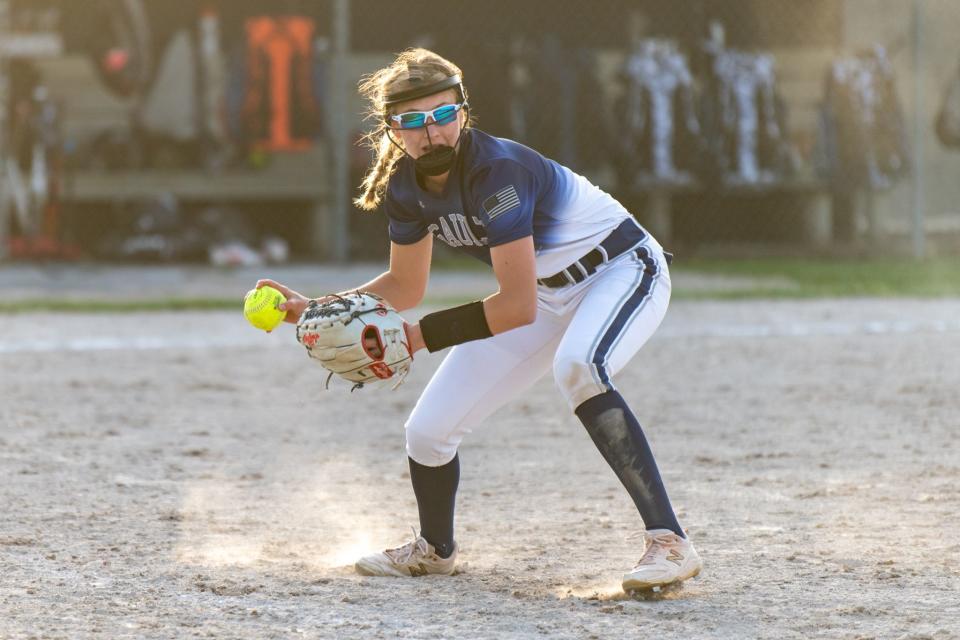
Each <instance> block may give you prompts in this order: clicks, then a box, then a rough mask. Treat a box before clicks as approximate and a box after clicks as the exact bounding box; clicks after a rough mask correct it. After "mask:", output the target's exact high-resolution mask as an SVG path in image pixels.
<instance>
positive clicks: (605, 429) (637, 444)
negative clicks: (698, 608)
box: [575, 391, 685, 537]
mask: <svg viewBox="0 0 960 640" xmlns="http://www.w3.org/2000/svg"><path fill="white" fill-rule="evenodd" d="M575 412H576V414H577V417H578V418H580V421H581V422H582V423H583V426H585V427H586V428H587V432H588V433H589V434H590V437H591V438H593V442H594V444H596V445H597V448H598V449H600V453H602V454H603V457H604V459H606V461H607V463H608V464H609V465H610V467H611V468H612V469H613V471H614V472H615V473H616V474H617V477H618V478H620V482H622V483H623V486H624V487H626V489H627V492H628V493H629V494H630V497H631V498H633V502H634V504H636V505H637V510H639V511H640V517H641V518H643V523H644V525H645V526H646V528H647V529H670V530H671V531H673V532H674V533H676V534H677V535H679V536H681V537H685V536H684V534H683V530H682V529H681V528H680V524H679V523H678V522H677V516H676V515H675V514H674V513H673V507H671V506H670V498H668V497H667V491H666V489H664V487H663V481H662V480H661V479H660V471H659V470H658V469H657V463H656V461H655V460H654V459H653V451H651V450H650V445H649V444H648V443H647V439H646V438H645V437H644V435H643V429H642V428H641V427H640V423H639V422H637V419H636V417H635V416H634V415H633V412H632V411H630V407H628V406H627V403H626V401H624V399H623V396H621V395H620V393H619V392H617V391H608V392H606V393H602V394H600V395H598V396H594V397H593V398H590V399H589V400H587V401H586V402H584V403H583V404H581V405H580V406H579V407H577V408H576V411H575Z"/></svg>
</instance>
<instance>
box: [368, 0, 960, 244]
mask: <svg viewBox="0 0 960 640" xmlns="http://www.w3.org/2000/svg"><path fill="white" fill-rule="evenodd" d="M350 11H351V32H350V44H351V50H352V51H354V52H355V53H357V54H358V55H368V54H369V55H372V56H375V55H376V54H379V53H384V52H385V51H397V50H400V49H402V48H404V47H406V46H411V45H423V46H427V47H431V48H434V49H436V50H437V51H438V52H440V53H442V54H444V55H446V56H448V57H450V58H451V59H453V60H455V61H456V62H457V64H459V65H460V66H461V67H462V68H463V69H464V73H465V77H466V81H467V84H468V87H469V90H470V95H471V104H472V106H473V108H474V115H475V116H476V120H477V125H478V126H479V127H480V128H482V129H485V130H487V131H489V132H491V133H494V134H496V135H502V136H506V137H510V138H514V139H516V140H519V141H521V142H524V143H526V144H528V145H530V146H532V147H533V148H535V149H537V150H539V151H541V152H542V153H544V154H545V155H547V156H549V157H552V158H554V159H557V160H558V161H560V162H562V163H564V164H567V165H568V166H570V167H572V168H574V169H575V170H577V171H580V172H582V173H584V174H586V175H588V176H589V177H591V178H592V179H593V180H594V181H595V182H597V183H598V184H600V185H601V186H603V187H604V188H606V189H608V190H610V191H612V192H613V193H615V194H616V195H617V196H618V197H619V198H620V199H621V200H622V201H624V202H625V203H627V204H628V205H629V206H630V208H631V209H632V210H633V211H634V212H635V213H636V215H637V216H638V217H639V218H640V219H641V220H643V221H644V222H645V223H646V224H648V225H649V226H651V227H652V228H653V229H654V230H655V232H656V233H658V235H660V236H661V237H664V238H665V239H666V240H667V241H670V242H673V243H678V244H683V245H694V246H697V247H711V246H716V245H729V244H731V243H734V244H736V245H738V246H742V245H743V244H744V243H753V244H754V245H755V246H756V245H758V244H761V245H763V246H769V244H770V243H773V244H774V245H779V246H783V245H790V244H795V245H800V246H811V245H813V246H816V247H821V248H822V247H842V248H844V249H847V248H849V247H850V246H863V247H867V248H870V247H875V248H877V250H886V249H888V248H889V247H891V246H898V245H899V249H898V250H899V251H901V252H905V253H909V252H910V251H911V250H912V251H913V252H914V253H915V254H918V255H919V254H921V253H923V252H925V250H926V248H925V246H924V234H923V233H922V230H923V228H924V227H929V228H930V229H937V230H941V229H947V228H950V227H951V225H952V224H955V223H956V222H957V221H958V220H960V211H957V208H956V206H955V205H954V204H953V203H954V202H955V200H956V197H957V196H958V195H960V193H958V192H957V186H956V185H955V184H951V180H950V178H949V176H950V175H956V172H957V171H958V170H960V154H957V153H956V152H950V151H949V150H947V149H945V148H944V147H943V146H942V145H940V143H939V142H938V141H936V140H935V137H934V131H935V120H936V111H937V109H938V107H939V105H940V102H941V95H942V93H943V92H944V91H945V88H946V85H947V83H948V80H949V78H950V76H951V73H953V74H954V75H955V74H956V73H957V69H956V63H957V59H958V58H960V47H957V46H956V45H954V46H953V49H951V47H950V45H949V44H948V42H949V41H950V38H951V37H952V34H954V33H956V27H957V26H960V5H956V4H955V3H949V2H946V1H939V2H938V1H936V0H923V1H919V2H916V3H911V2H900V1H897V0H885V1H884V0H873V1H868V0H844V1H837V0H810V1H807V2H802V3H797V2H788V1H786V0H783V1H781V0H733V1H727V2H722V3H720V2H710V1H708V0H683V1H678V2H672V3H662V2H654V1H636V0H635V1H632V2H628V1H615V0H608V1H604V2H597V3H592V4H590V5H588V6H585V5H583V3H579V2H567V1H559V2H558V1H555V0H554V1H546V0H544V1H526V2H522V3H518V2H508V1H496V0H494V1H488V2H483V3H467V2H463V3H454V4H448V5H446V6H442V7H441V6H438V5H436V4H435V3H427V2H416V1H415V2H408V3H405V4H404V9H403V11H402V12H397V11H384V10H383V7H382V4H381V3H379V2H376V1H375V0H367V1H360V2H353V3H351V4H350ZM441 25H442V26H441ZM387 59H388V57H386V56H385V57H384V58H383V60H384V61H386V60H387ZM918 109H919V112H918ZM917 171H920V172H921V173H920V174H917ZM910 247H912V249H911V248H910Z"/></svg>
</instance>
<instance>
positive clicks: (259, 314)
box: [243, 287, 287, 331]
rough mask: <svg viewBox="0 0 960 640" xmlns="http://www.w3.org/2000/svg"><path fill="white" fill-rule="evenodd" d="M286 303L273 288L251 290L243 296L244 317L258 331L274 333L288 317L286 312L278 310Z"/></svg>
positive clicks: (281, 295) (280, 294)
mask: <svg viewBox="0 0 960 640" xmlns="http://www.w3.org/2000/svg"><path fill="white" fill-rule="evenodd" d="M286 301H287V299H286V298H284V297H283V294H282V293H280V292H279V291H277V290H276V289H274V288H273V287H260V288H259V289H251V290H250V291H248V292H247V295H245V296H243V317H244V318H246V319H247V322H249V323H250V324H252V325H253V326H254V327H256V328H257V329H263V330H264V331H273V330H274V329H276V328H277V325H278V324H280V323H281V322H283V318H284V317H285V316H286V315H287V312H286V311H283V310H281V309H278V308H277V307H278V306H280V305H281V304H282V303H284V302H286Z"/></svg>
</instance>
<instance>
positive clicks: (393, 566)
mask: <svg viewBox="0 0 960 640" xmlns="http://www.w3.org/2000/svg"><path fill="white" fill-rule="evenodd" d="M414 533H416V532H414ZM456 560H457V546H456V544H454V546H453V553H451V554H450V557H449V558H441V557H440V556H438V555H437V553H436V550H435V549H434V548H433V545H432V544H430V543H429V542H427V541H426V540H425V539H424V538H422V537H421V536H416V538H415V539H414V540H412V541H411V542H408V543H407V544H405V545H403V546H402V547H397V548H396V549H387V550H386V551H382V552H380V553H375V554H373V555H369V556H364V557H363V558H360V559H359V560H357V563H356V565H354V566H355V567H356V569H357V573H359V574H361V575H365V576H396V577H398V578H410V577H414V578H416V577H419V576H426V575H444V576H449V575H451V574H453V570H454V563H455V562H456Z"/></svg>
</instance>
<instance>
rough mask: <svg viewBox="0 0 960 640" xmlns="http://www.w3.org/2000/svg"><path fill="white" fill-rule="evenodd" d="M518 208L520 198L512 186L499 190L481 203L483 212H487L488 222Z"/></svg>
mask: <svg viewBox="0 0 960 640" xmlns="http://www.w3.org/2000/svg"><path fill="white" fill-rule="evenodd" d="M519 206H520V196H518V195H517V190H516V189H514V188H513V185H510V186H509V187H504V188H503V189H500V191H497V192H496V193H495V194H493V195H492V196H490V197H489V198H487V199H486V200H484V201H483V210H484V211H486V212H487V217H488V218H489V219H490V220H493V219H494V218H496V217H497V216H498V215H500V214H501V213H505V212H507V211H510V209H513V208H514V207H519Z"/></svg>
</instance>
